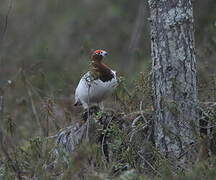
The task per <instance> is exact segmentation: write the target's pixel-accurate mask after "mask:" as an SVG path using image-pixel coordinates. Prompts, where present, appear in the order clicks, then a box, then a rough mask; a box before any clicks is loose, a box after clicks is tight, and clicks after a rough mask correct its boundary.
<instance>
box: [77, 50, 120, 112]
mask: <svg viewBox="0 0 216 180" xmlns="http://www.w3.org/2000/svg"><path fill="white" fill-rule="evenodd" d="M98 53H99V54H98ZM94 55H95V56H94ZM105 55H107V53H106V51H103V50H97V51H95V52H94V54H93V56H92V57H93V60H92V62H93V70H95V69H94V68H96V72H100V71H101V76H103V78H101V79H100V76H99V77H98V78H97V77H96V78H95V76H94V75H93V73H92V71H89V72H87V73H86V74H84V75H83V77H82V78H81V80H80V81H79V84H78V86H77V88H76V91H75V105H79V104H80V105H82V106H83V107H84V109H87V108H88V107H90V106H91V105H93V104H99V103H101V102H102V101H103V100H104V99H105V98H106V97H107V96H109V95H110V94H111V93H112V92H113V90H114V89H115V87H116V86H117V84H118V80H117V76H116V71H113V70H111V69H110V68H108V67H107V66H106V65H104V64H103V65H101V60H102V59H101V60H100V61H98V60H97V58H98V57H100V56H102V57H103V56H105ZM94 58H95V60H94ZM95 62H96V63H95ZM103 71H104V72H103ZM105 71H106V72H105ZM107 72H108V73H107ZM105 73H106V74H105ZM103 74H104V75H103ZM106 76H108V78H107V77H106ZM110 77H111V78H110ZM104 78H105V80H104ZM106 78H107V79H106Z"/></svg>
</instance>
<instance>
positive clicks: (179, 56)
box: [149, 0, 198, 166]
mask: <svg viewBox="0 0 216 180" xmlns="http://www.w3.org/2000/svg"><path fill="white" fill-rule="evenodd" d="M149 7H150V16H151V17H150V19H151V49H152V59H153V62H152V71H153V76H152V78H153V91H154V106H155V109H156V112H155V128H154V132H155V134H154V137H155V144H156V147H157V148H158V149H159V150H160V152H162V154H164V155H165V156H167V157H169V158H170V159H172V160H173V161H174V162H176V163H177V166H178V165H180V166H181V165H184V164H185V163H187V161H188V160H190V159H191V156H192V154H191V151H189V152H188V153H185V152H186V151H187V150H188V148H190V147H191V145H192V144H194V143H195V141H196V138H195V134H194V131H193V129H196V128H194V127H193V126H196V124H198V117H197V111H196V104H197V89H196V59H195V50H194V29H193V11H192V4H191V1H190V0H164V1H156V0H149ZM182 154H184V156H182ZM179 157H181V158H179Z"/></svg>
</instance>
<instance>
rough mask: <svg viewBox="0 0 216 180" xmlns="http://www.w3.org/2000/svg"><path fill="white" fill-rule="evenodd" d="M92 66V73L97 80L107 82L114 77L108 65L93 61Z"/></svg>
mask: <svg viewBox="0 0 216 180" xmlns="http://www.w3.org/2000/svg"><path fill="white" fill-rule="evenodd" d="M91 65H92V70H91V71H92V73H93V76H95V77H96V79H100V80H101V81H103V82H107V81H110V80H111V79H112V78H113V77H114V75H113V73H112V71H111V69H110V68H109V67H108V66H107V65H106V64H104V63H101V61H98V60H96V61H95V60H92V62H91Z"/></svg>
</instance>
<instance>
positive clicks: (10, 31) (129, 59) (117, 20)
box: [0, 0, 216, 138]
mask: <svg viewBox="0 0 216 180" xmlns="http://www.w3.org/2000/svg"><path fill="white" fill-rule="evenodd" d="M148 17H149V12H148V7H147V4H146V2H145V1H144V0H133V1H131V0H110V1H101V0H61V1H60V0H37V1H35V0H22V1H16V0H1V6H0V85H1V87H4V88H5V126H6V127H7V130H8V131H9V132H10V133H14V132H16V136H18V137H17V138H19V136H20V137H24V138H29V137H33V136H34V135H35V134H38V129H39V128H37V127H38V126H41V128H42V129H43V127H46V128H47V125H49V123H50V122H54V120H53V119H54V118H53V119H48V120H44V119H46V118H45V117H44V116H45V115H44V114H43V111H44V109H45V110H46V112H47V113H56V114H55V117H61V118H62V117H63V116H64V117H65V119H67V117H70V118H71V116H70V114H71V113H72V114H73V113H74V114H76V113H79V112H81V110H80V111H79V110H74V109H73V108H72V107H70V108H71V109H72V110H71V109H70V110H68V109H67V107H66V106H70V105H67V103H68V101H69V102H72V101H73V93H74V90H75V88H76V85H77V83H78V81H79V79H80V77H81V75H82V74H83V73H85V72H86V71H87V70H88V64H89V56H90V51H91V50H95V49H104V50H107V51H108V52H109V53H110V56H108V57H107V58H106V59H105V61H106V63H107V64H109V66H110V67H112V68H113V69H115V70H117V71H118V72H119V73H120V74H121V75H122V76H124V77H125V83H126V85H127V87H128V90H129V91H132V89H133V87H134V86H133V83H134V81H136V79H137V78H138V76H139V74H140V72H144V73H149V72H150V70H151V57H150V29H149V22H148V20H147V18H148ZM194 17H195V36H196V52H197V54H196V55H197V56H196V57H197V68H198V87H199V99H200V101H215V100H216V59H215V58H216V1H215V0H206V1H203V0H195V1H194ZM8 80H9V81H8ZM56 99H57V100H59V99H60V100H62V101H63V103H62V101H61V102H59V104H60V105H59V106H61V107H62V109H63V111H56V112H53V111H52V112H49V107H50V106H53V103H56ZM62 104H63V105H62ZM42 107H43V108H42ZM50 111H51V110H50ZM75 111H76V112H75ZM77 111H78V112H77ZM68 114H69V115H68ZM74 114H73V115H74ZM61 118H59V120H58V121H56V122H55V123H50V125H49V126H50V128H51V129H52V128H53V129H55V131H56V130H58V129H59V128H62V127H64V126H66V125H67V124H69V123H70V122H71V121H72V120H71V119H70V118H68V119H69V120H64V121H63V120H61ZM57 119H58V118H57ZM74 119H75V118H74ZM44 123H45V124H46V125H44ZM46 131H48V130H46ZM45 134H46V135H49V134H50V131H48V132H45Z"/></svg>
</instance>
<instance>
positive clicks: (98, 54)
mask: <svg viewBox="0 0 216 180" xmlns="http://www.w3.org/2000/svg"><path fill="white" fill-rule="evenodd" d="M107 55H108V53H107V52H106V51H104V50H96V51H94V52H93V53H92V56H91V59H92V60H93V61H99V62H100V61H101V60H102V59H103V57H105V56H107Z"/></svg>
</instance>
